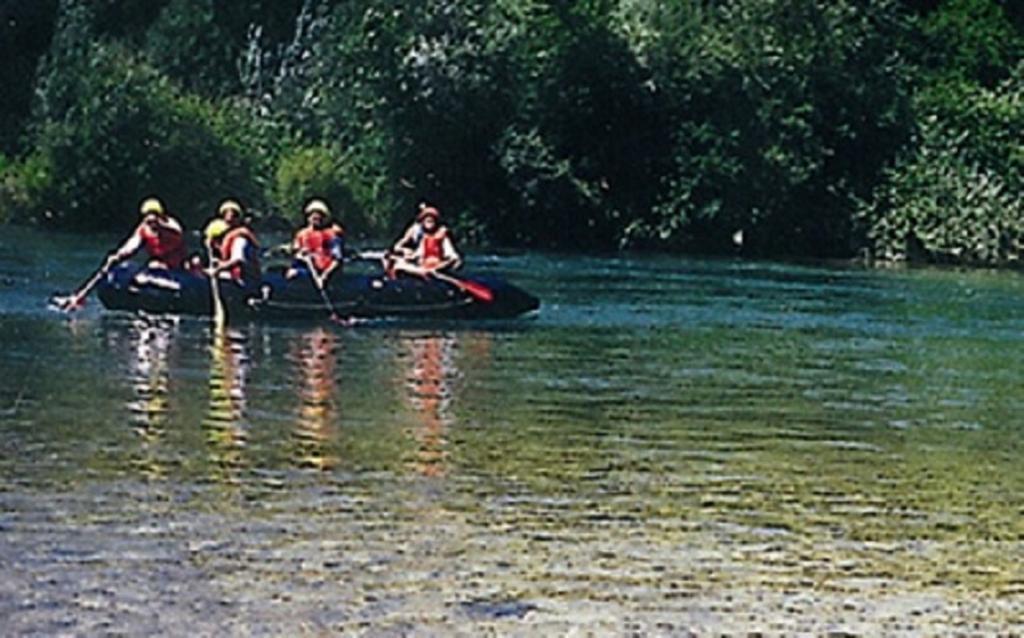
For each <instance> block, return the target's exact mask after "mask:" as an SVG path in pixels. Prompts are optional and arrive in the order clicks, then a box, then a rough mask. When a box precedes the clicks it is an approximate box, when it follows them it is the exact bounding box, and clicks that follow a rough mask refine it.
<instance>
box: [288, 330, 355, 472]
mask: <svg viewBox="0 0 1024 638" xmlns="http://www.w3.org/2000/svg"><path fill="white" fill-rule="evenodd" d="M340 356H341V352H340V347H339V341H338V337H337V335H336V334H335V333H334V332H333V331H331V330H330V329H329V328H325V327H315V328H311V329H309V330H306V331H303V332H299V333H298V334H296V335H295V336H294V337H293V339H292V343H291V345H290V352H289V359H290V360H291V362H292V363H293V365H294V370H295V378H296V380H297V383H296V394H297V395H298V398H299V401H300V403H299V409H298V413H297V417H298V418H297V419H296V420H295V427H294V431H293V437H294V440H295V454H296V457H297V460H298V462H299V465H300V466H301V467H311V468H315V469H319V470H329V469H331V468H333V467H334V466H335V465H336V464H337V461H338V459H337V457H336V456H335V455H334V454H333V453H332V452H331V451H330V449H331V444H332V443H333V439H334V437H335V436H337V431H338V428H337V422H338V420H339V419H340V416H339V414H338V405H337V398H336V397H337V395H338V393H339V392H340V388H339V386H340V384H341V381H342V379H341V377H340V375H339V374H338V367H339V361H338V359H339V357H340Z"/></svg>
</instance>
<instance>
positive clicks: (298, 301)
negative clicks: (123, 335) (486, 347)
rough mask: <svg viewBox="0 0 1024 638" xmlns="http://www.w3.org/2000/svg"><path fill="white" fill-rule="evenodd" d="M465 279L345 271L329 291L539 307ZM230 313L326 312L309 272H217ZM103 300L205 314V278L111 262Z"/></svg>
mask: <svg viewBox="0 0 1024 638" xmlns="http://www.w3.org/2000/svg"><path fill="white" fill-rule="evenodd" d="M455 281H458V282H464V284H465V283H468V284H469V287H470V288H471V291H472V292H477V291H479V290H481V289H485V290H487V291H489V293H490V294H489V295H480V294H479V293H478V294H470V292H471V291H467V286H466V285H462V286H460V285H457V284H455V283H451V282H448V281H441V280H438V279H433V278H430V279H423V278H419V277H404V276H403V277H398V278H396V279H388V278H385V277H383V276H381V275H376V276H374V275H366V274H347V273H346V274H342V275H340V276H336V277H333V278H332V279H331V281H330V283H329V284H328V286H327V289H326V291H325V292H326V293H327V295H328V297H329V298H330V300H331V303H332V305H333V306H334V309H335V310H336V311H337V313H338V314H339V315H342V316H347V317H358V318H378V317H379V318H385V317H409V318H431V319H509V318H513V317H518V316H521V315H524V314H527V313H530V312H532V311H535V310H537V309H538V308H539V307H540V301H539V300H538V299H537V298H536V297H534V296H533V295H531V294H530V293H528V292H526V291H524V290H522V289H521V288H518V287H516V286H514V285H512V284H510V283H508V282H507V281H505V280H504V279H501V278H498V277H466V276H461V275H460V276H459V278H458V280H455ZM218 288H219V289H220V292H221V297H222V299H223V301H224V305H225V307H226V308H227V311H228V314H229V316H245V317H268V318H276V319H315V318H321V317H325V316H328V315H329V314H330V311H329V309H328V308H327V304H326V302H325V300H324V298H323V296H322V295H321V293H320V291H319V290H318V289H317V288H316V287H315V286H314V284H313V282H312V280H311V279H310V278H309V277H308V276H304V277H296V278H294V279H286V278H285V277H284V275H283V273H281V272H269V273H267V274H265V275H264V277H263V280H262V282H261V283H260V284H259V285H258V286H252V287H251V288H249V289H243V288H241V287H239V286H237V285H235V284H234V283H233V282H230V281H224V280H222V282H221V285H220V286H218ZM97 292H98V295H99V298H100V301H101V302H102V303H103V305H104V306H105V307H106V308H109V309H111V310H130V311H144V312H149V313H155V314H190V315H209V314H211V312H212V302H211V296H210V283H209V280H208V279H206V278H205V277H203V276H198V275H194V274H191V273H188V272H180V271H174V272H168V271H164V270H151V269H146V268H141V269H140V268H138V267H134V266H130V265H126V266H122V267H119V268H115V269H113V270H111V271H110V272H109V273H108V274H107V276H106V277H105V278H104V279H103V280H102V281H101V282H100V284H99V286H98V290H97Z"/></svg>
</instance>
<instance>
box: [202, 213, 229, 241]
mask: <svg viewBox="0 0 1024 638" xmlns="http://www.w3.org/2000/svg"><path fill="white" fill-rule="evenodd" d="M230 229H231V227H230V226H228V223H227V222H226V221H224V220H223V219H219V218H218V219H214V220H213V221H211V222H210V223H209V224H207V225H206V228H204V229H203V237H205V238H206V241H213V240H214V239H217V238H218V237H220V236H221V235H223V234H224V233H226V232H228V230H230Z"/></svg>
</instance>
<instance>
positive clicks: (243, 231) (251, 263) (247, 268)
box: [220, 226, 260, 283]
mask: <svg viewBox="0 0 1024 638" xmlns="http://www.w3.org/2000/svg"><path fill="white" fill-rule="evenodd" d="M241 239H246V240H248V241H249V244H250V245H251V248H252V253H251V254H249V255H246V261H245V263H243V264H239V265H236V266H233V267H232V268H231V278H232V279H234V280H235V281H237V282H239V283H255V282H257V281H259V278H260V251H259V246H260V244H259V242H258V241H257V240H256V235H254V234H253V232H252V231H251V230H249V229H248V228H246V227H245V226H239V227H237V228H232V229H231V230H229V231H228V232H226V233H224V238H223V239H222V240H221V243H220V258H221V260H222V261H227V260H229V259H231V253H233V252H234V248H235V244H236V243H237V242H238V241H239V240H241Z"/></svg>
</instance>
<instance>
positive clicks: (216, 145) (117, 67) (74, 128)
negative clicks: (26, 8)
mask: <svg viewBox="0 0 1024 638" xmlns="http://www.w3.org/2000/svg"><path fill="white" fill-rule="evenodd" d="M67 4H68V7H67V11H66V12H65V13H64V14H63V15H62V20H61V22H60V23H59V24H58V27H57V33H56V36H55V40H54V45H53V47H52V49H51V53H50V54H49V55H48V56H47V58H46V60H45V63H44V67H43V70H42V73H41V81H40V88H39V90H38V99H37V103H36V105H35V114H34V117H35V126H34V128H33V131H32V140H33V145H34V149H35V150H34V155H35V156H37V157H35V158H33V159H30V160H29V161H28V162H26V165H27V166H28V167H29V168H31V167H32V166H46V167H48V170H47V171H45V173H46V174H47V175H48V177H49V179H48V180H45V183H43V182H44V180H37V181H36V184H37V186H32V187H29V186H28V185H25V184H21V185H19V184H17V183H15V184H13V185H11V186H10V187H9V188H12V189H13V190H14V192H15V193H21V194H22V195H20V196H15V197H10V198H11V199H13V200H14V201H15V202H16V204H17V212H18V214H19V215H20V216H21V217H22V218H28V219H34V220H38V221H43V222H48V223H57V224H61V225H63V226H66V227H73V228H117V227H123V226H124V225H126V224H128V223H130V222H131V221H134V218H135V215H136V212H135V207H136V206H137V204H138V201H139V200H140V199H141V198H143V197H144V196H146V195H147V194H150V193H157V194H159V195H160V196H162V197H163V198H164V199H165V200H166V201H167V203H168V204H169V206H170V207H171V208H172V209H173V210H175V211H177V212H178V213H179V214H181V215H182V216H183V217H184V218H185V220H186V221H188V222H191V223H194V224H198V223H201V220H202V219H203V218H204V217H205V216H207V215H208V214H209V212H210V211H212V209H213V208H214V206H215V205H216V202H217V201H218V200H219V199H220V198H222V197H224V196H225V195H226V194H235V195H237V196H241V197H243V198H248V199H250V200H255V201H259V200H260V199H261V195H260V191H259V189H258V187H257V185H256V184H255V183H254V182H253V180H252V178H251V175H252V174H253V170H252V169H253V166H252V164H251V163H250V162H249V161H248V160H247V159H245V156H244V149H241V148H238V147H237V146H235V145H234V144H233V143H232V142H231V141H229V140H225V139H222V138H221V137H220V136H219V135H218V127H217V125H216V123H217V122H218V120H220V119H221V118H220V117H219V115H218V112H217V108H216V107H215V106H214V105H212V104H211V103H209V102H206V101H204V100H202V99H200V98H197V97H194V96H188V95H183V94H182V93H181V92H180V91H179V90H178V89H177V88H176V87H175V86H174V85H173V84H172V83H170V82H169V81H168V80H167V78H166V77H165V76H163V75H161V74H159V73H158V72H156V71H155V70H153V69H152V68H151V67H149V66H147V65H146V64H144V63H142V62H141V61H139V60H137V59H135V58H133V57H132V56H131V55H129V54H128V53H127V52H126V51H124V50H123V49H122V48H120V47H119V46H117V45H113V44H109V43H105V42H102V41H98V40H96V39H94V38H93V36H92V32H91V28H90V26H89V25H90V16H89V14H88V10H87V8H86V7H85V6H84V5H81V4H76V3H73V2H69V3H67ZM17 174H20V175H21V176H22V177H24V176H25V175H31V174H35V171H34V170H28V171H27V172H26V171H25V170H23V171H20V172H18V173H17ZM14 181H15V182H17V181H18V180H17V179H16V178H15V179H14Z"/></svg>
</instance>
